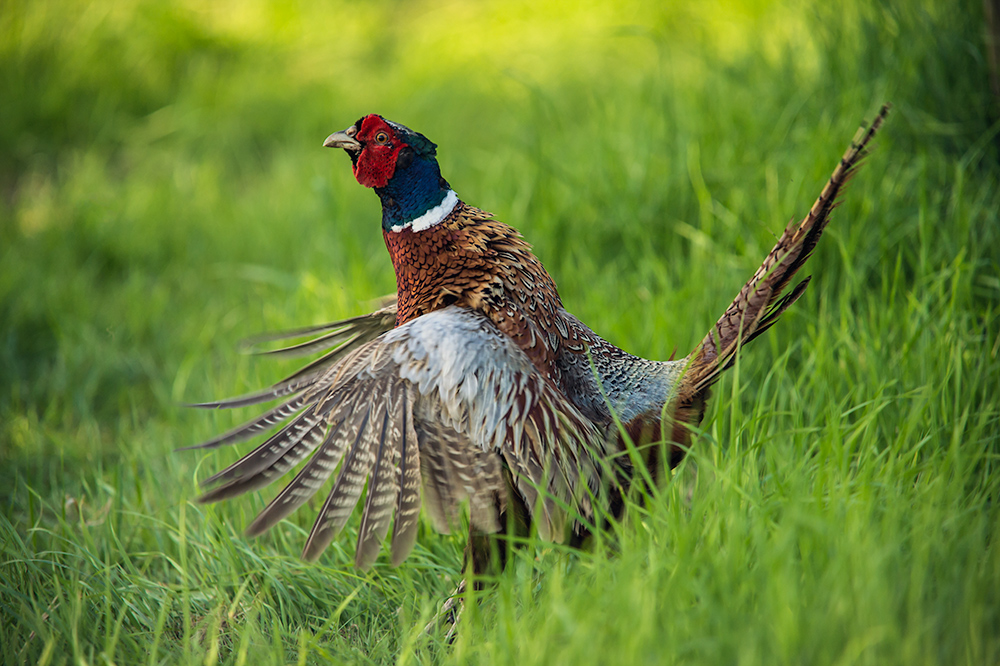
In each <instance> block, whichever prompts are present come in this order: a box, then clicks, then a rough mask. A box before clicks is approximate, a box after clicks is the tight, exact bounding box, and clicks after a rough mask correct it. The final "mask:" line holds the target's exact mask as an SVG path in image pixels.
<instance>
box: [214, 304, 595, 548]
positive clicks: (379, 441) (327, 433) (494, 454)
mask: <svg viewBox="0 0 1000 666" xmlns="http://www.w3.org/2000/svg"><path fill="white" fill-rule="evenodd" d="M369 323H371V322H369ZM369 332H370V331H369ZM335 338H336V336H327V337H326V340H327V341H332V340H334V339H335ZM337 339H340V338H337ZM346 344H348V345H350V348H349V349H347V350H345V351H343V353H341V350H343V349H344V347H343V346H341V347H337V348H336V349H335V352H337V353H339V354H340V355H339V356H338V357H337V358H336V360H334V361H332V362H330V363H327V364H326V365H324V366H323V367H322V368H319V367H318V366H317V369H316V370H315V371H312V370H310V371H309V372H310V373H311V374H309V376H308V377H306V376H305V375H304V376H302V377H300V378H298V379H296V380H295V382H298V383H297V384H295V385H296V388H297V390H298V392H299V395H297V397H295V398H293V399H292V400H290V401H288V402H286V403H284V404H282V405H279V406H278V407H275V408H273V409H272V410H270V411H268V412H266V413H265V414H263V415H262V416H260V417H258V418H257V419H254V420H252V421H249V422H248V423H246V424H244V425H243V426H240V427H239V428H237V429H234V430H232V431H230V432H228V433H226V434H224V435H222V436H220V437H217V438H215V439H214V440H211V441H210V442H207V443H206V444H204V445H202V446H206V447H215V446H221V445H222V444H226V443H230V442H234V441H237V440H239V439H244V438H246V437H248V436H250V435H252V434H254V433H256V432H259V431H260V430H262V429H264V428H265V427H272V426H274V425H277V424H278V423H279V422H281V421H282V420H287V419H291V420H290V421H289V422H288V424H287V425H286V426H285V427H284V428H282V429H281V430H280V431H279V432H278V433H277V434H275V435H274V436H272V437H271V438H269V439H268V440H267V441H266V442H265V443H264V444H262V445H261V446H259V447H258V448H257V449H256V450H254V451H253V452H251V453H250V454H249V455H247V456H245V457H244V458H243V459H241V460H240V461H238V462H237V463H235V464H233V465H231V466H230V467H228V468H227V469H225V470H223V471H222V472H220V473H218V474H216V475H214V476H212V477H210V478H209V479H208V480H207V481H206V484H209V485H210V484H215V483H218V484H220V485H219V486H218V487H217V488H215V489H213V490H210V491H209V492H208V493H207V494H206V495H205V496H204V497H203V498H202V499H203V500H204V501H216V500H219V499H224V498H228V497H232V496H234V495H238V494H240V493H242V492H246V491H249V490H255V489H257V488H260V487H262V486H263V485H266V484H267V483H268V482H270V481H271V480H273V479H274V478H276V477H277V476H280V475H282V474H284V473H285V472H287V471H288V470H290V469H291V468H292V467H294V466H295V465H297V464H299V463H301V462H302V461H303V460H305V458H306V457H307V456H308V455H309V454H310V453H312V454H313V455H312V458H310V459H309V461H308V462H306V463H305V465H304V466H303V467H302V469H301V470H300V471H299V472H298V474H297V475H296V476H295V478H294V479H292V481H291V482H290V483H289V484H288V485H287V486H286V487H285V488H284V489H283V490H282V491H281V492H280V493H278V495H277V496H276V497H275V498H274V499H273V500H272V501H271V502H270V504H268V506H267V507H266V508H265V509H264V510H263V511H262V512H261V513H260V515H258V516H257V518H256V519H255V520H254V521H253V522H252V523H251V524H250V526H249V527H248V528H247V534H249V535H251V536H255V535H258V534H260V533H262V532H264V531H266V530H267V529H269V528H270V527H272V526H273V525H274V524H275V523H277V522H278V521H280V520H281V519H282V518H284V517H286V516H288V515H289V514H290V513H291V512H292V511H294V510H295V509H297V508H298V507H300V506H301V505H302V504H304V503H305V502H306V501H307V500H308V498H309V497H311V496H312V495H314V494H315V493H316V492H317V491H318V490H319V489H320V487H321V486H322V485H323V484H324V483H325V482H326V481H327V480H328V479H329V478H330V477H331V476H333V473H334V472H335V471H337V470H338V469H339V473H338V475H337V478H336V481H335V482H334V484H333V488H332V490H331V491H330V492H329V494H328V496H327V498H326V500H325V502H324V504H323V507H322V508H321V509H320V512H319V515H318V517H317V519H316V521H315V523H314V525H313V528H312V530H311V532H310V535H309V538H308V539H307V541H306V544H305V547H304V549H303V557H304V558H306V559H313V558H315V557H318V556H319V555H320V553H321V552H322V551H323V550H324V549H325V548H326V546H327V545H329V543H330V541H331V540H332V539H333V538H335V537H336V535H337V534H338V533H339V532H340V531H341V529H343V527H344V525H345V524H346V522H347V521H348V520H349V518H350V516H351V514H352V513H353V511H354V509H355V507H356V506H357V504H358V502H359V501H360V500H361V497H362V494H364V493H367V494H366V496H365V499H364V504H363V508H362V511H361V514H362V515H361V525H360V530H359V534H358V547H357V551H356V558H355V562H356V564H357V565H358V566H359V567H361V568H365V567H368V566H370V565H371V563H372V562H373V561H374V559H375V558H376V557H377V555H378V551H379V548H380V544H381V543H382V542H384V541H385V540H386V537H387V535H388V533H389V527H390V523H392V529H393V532H392V536H391V541H390V549H391V553H392V562H393V564H399V563H400V562H401V561H402V560H403V559H405V557H406V556H407V554H409V552H410V551H411V550H412V548H413V545H414V542H415V539H416V534H417V527H418V525H419V521H418V516H419V507H420V504H421V500H423V504H424V506H425V507H426V508H427V512H428V515H429V516H430V518H431V521H432V522H433V524H434V526H435V527H436V528H437V529H439V530H442V531H447V530H448V529H449V528H450V527H452V526H453V525H454V524H455V522H456V520H457V516H458V511H459V506H460V504H461V503H462V502H464V501H466V500H468V502H469V515H470V522H471V523H472V525H473V527H474V528H475V529H477V530H480V531H483V532H495V531H497V530H499V529H500V527H501V525H500V520H499V511H500V509H501V507H503V506H506V505H507V500H508V498H507V496H506V493H507V492H508V491H507V485H506V483H505V482H504V476H503V474H504V472H503V469H502V463H503V465H505V466H506V467H507V468H508V469H509V470H510V474H511V477H512V482H513V487H514V488H516V490H517V492H518V493H520V494H521V495H522V496H523V498H524V500H525V503H526V505H527V506H528V507H529V510H530V511H531V512H532V513H533V516H534V520H535V522H536V523H537V524H538V529H539V533H540V534H541V535H542V536H543V537H544V538H546V539H552V540H561V538H562V537H563V536H564V535H565V526H566V521H567V518H568V517H570V515H571V514H572V513H576V514H577V516H576V518H577V522H578V523H579V520H580V519H581V518H582V519H589V518H590V516H591V502H592V496H593V495H594V494H595V493H596V492H599V490H600V483H599V479H600V477H599V475H598V474H597V471H596V470H597V467H598V466H597V464H596V463H595V460H596V459H597V458H599V457H601V456H603V455H605V454H606V445H607V441H606V439H605V437H606V436H605V433H604V432H603V431H601V430H599V429H598V427H597V426H595V425H594V424H593V423H592V422H591V421H590V420H588V419H587V418H586V417H585V416H584V415H583V414H581V413H580V412H579V411H578V410H577V409H576V407H575V406H574V405H573V404H572V403H571V402H569V400H568V399H567V398H566V397H565V396H564V395H563V394H562V393H560V392H559V390H558V389H557V388H556V386H555V385H554V384H553V383H552V382H551V380H549V379H547V378H546V377H544V376H542V375H541V374H540V373H539V372H538V370H537V369H536V368H535V366H534V365H533V364H532V363H531V361H530V359H529V358H528V357H527V356H526V355H525V354H524V352H522V351H521V349H520V348H518V347H517V345H516V344H515V343H514V342H513V341H512V340H510V339H509V338H507V337H505V336H504V335H503V334H502V333H501V332H500V331H499V330H498V329H497V328H496V327H495V326H494V325H493V323H492V322H490V321H489V319H487V318H486V317H485V316H484V315H482V314H481V313H478V312H475V311H473V310H469V309H466V308H462V307H458V306H451V307H448V308H444V309H442V310H438V311H435V312H432V313H430V314H427V315H424V316H422V317H418V318H417V319H414V320H412V321H410V322H408V323H407V324H405V325H403V326H400V327H397V328H394V329H392V330H391V331H388V332H384V333H382V334H380V335H378V336H377V337H374V338H373V339H370V340H368V341H367V342H364V343H359V342H357V341H356V340H355V341H352V342H348V343H346ZM308 367H310V366H307V368H308ZM295 382H293V383H295ZM291 385H292V384H288V386H291ZM296 412H298V413H296Z"/></svg>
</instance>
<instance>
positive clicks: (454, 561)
mask: <svg viewBox="0 0 1000 666" xmlns="http://www.w3.org/2000/svg"><path fill="white" fill-rule="evenodd" d="M986 53H987V41H986V24H985V22H984V15H983V7H982V5H980V4H979V3H978V2H975V1H971V0H966V1H964V2H957V3H936V2H932V1H930V0H926V1H923V2H921V1H913V2H903V1H902V0H900V1H898V2H890V1H888V0H879V1H876V2H863V1H861V0H847V1H846V2H843V3H837V4H835V5H834V4H831V3H822V2H817V1H815V0H789V1H788V2H779V3H771V2H762V1H758V0H711V1H709V2H704V3H687V4H679V3H678V4H671V5H664V4H662V3H653V2H640V1H632V2H629V1H624V2H619V3H614V4H612V3H596V2H593V3H570V2H553V3H545V4H539V3H528V2H453V3H447V4H441V5H439V4H436V3H428V2H412V3H398V2H387V1H379V2H368V3H364V4H360V3H358V4H354V3H347V2H331V3H323V4H316V5H308V4H306V3H287V2H266V1H248V2H220V3H214V4H213V5H211V6H210V7H209V6H205V5H204V4H203V3H194V2H183V1H175V2H159V3H151V2H147V3H142V2H137V1H135V0H122V1H120V2H116V3H110V2H91V3H86V2H84V3H73V2H66V1H65V0H32V1H31V2H26V1H24V0H9V1H8V2H6V3H4V6H3V10H2V11H0V114H2V116H0V507H2V515H0V548H2V555H0V614H2V617H3V622H2V629H0V655H2V659H3V662H4V663H11V664H18V663H40V664H50V663H51V664H61V663H74V664H82V663H85V664H91V663H95V664H96V663H101V664H103V663H118V664H139V663H149V664H156V663H171V664H173V663H190V664H195V663H198V664H213V663H232V664H244V663H246V664H254V663H274V664H284V663H292V662H297V663H324V662H325V661H328V660H332V661H335V662H352V663H393V662H398V663H474V664H480V663H517V664H532V663H540V664H541V663H544V664H552V663H557V664H558V663H649V664H657V663H664V664H670V663H691V664H694V663H705V664H718V663H734V664H735V663H739V664H758V663H760V664H764V663H766V664H780V663H787V664H802V663H831V664H833V663H836V664H887V663H899V664H956V663H964V664H987V663H997V662H1000V639H998V638H997V636H998V635H1000V551H998V548H997V545H996V540H997V535H998V528H1000V513H998V511H997V508H996V502H997V491H998V481H997V474H996V472H997V466H998V459H997V456H998V450H1000V447H998V445H997V432H998V426H1000V423H998V422H1000V401H998V399H997V394H998V387H1000V360H998V353H1000V323H998V314H1000V226H998V220H997V213H998V211H1000V183H998V175H1000V158H998V145H1000V142H998V139H997V136H998V131H1000V125H998V123H997V121H998V118H1000V113H998V102H997V99H996V98H994V97H993V96H992V95H991V92H990V86H989V76H990V73H989V67H988V60H987V55H986ZM883 101H891V102H893V103H894V105H895V108H894V112H893V114H892V116H891V117H890V121H889V123H888V125H887V127H886V128H885V130H884V131H883V134H882V135H881V136H880V138H879V140H878V141H877V147H876V149H875V152H874V154H873V155H872V156H871V158H870V159H869V161H868V164H867V165H866V166H865V167H864V169H863V170H862V171H861V173H860V174H859V175H858V177H857V178H856V180H855V182H854V183H853V184H852V186H851V187H850V189H849V190H848V193H847V196H846V198H845V202H844V205H843V206H842V207H841V209H840V210H839V211H838V212H837V213H836V214H835V217H834V221H833V223H832V224H831V226H830V228H829V230H828V232H827V236H826V238H825V240H824V241H823V243H822V244H821V246H820V248H819V249H818V251H817V253H816V256H815V258H814V259H813V260H812V263H811V266H810V272H811V273H812V274H813V275H815V279H814V280H813V283H812V285H811V286H810V289H809V290H808V292H807V294H806V296H805V297H804V298H803V300H802V301H801V302H800V303H799V304H798V305H796V307H795V308H793V310H792V311H791V312H789V313H787V314H786V316H785V320H784V321H783V322H782V323H780V324H779V325H778V326H776V327H775V329H774V330H773V332H771V333H769V334H768V335H767V336H766V337H765V338H763V339H762V340H760V341H758V342H757V343H755V345H754V346H753V347H752V349H751V351H750V353H748V354H747V355H746V356H745V358H743V359H742V360H741V363H740V366H739V367H738V368H737V371H736V372H732V373H730V375H729V376H728V377H727V378H726V380H725V381H724V382H723V383H722V384H721V386H720V388H719V389H718V390H717V392H716V396H715V398H714V401H713V404H712V408H711V410H710V412H709V416H708V418H707V419H706V422H705V424H704V427H705V430H706V432H705V437H704V438H703V439H701V440H700V441H699V442H698V445H697V447H696V450H695V452H694V453H693V455H692V456H691V458H690V460H689V462H688V463H686V464H685V467H684V468H683V471H682V472H681V473H680V474H679V475H678V477H677V478H678V479H679V481H678V482H675V483H671V484H669V485H668V486H667V487H666V488H664V489H663V490H662V492H660V493H659V494H658V495H657V496H656V497H655V498H652V501H650V502H649V503H648V504H647V506H646V507H645V508H642V507H634V508H633V510H632V512H631V513H630V514H629V517H628V519H627V520H626V521H625V524H624V525H622V526H621V527H620V529H616V530H615V533H614V534H612V535H610V537H609V539H608V542H607V543H604V544H599V546H598V547H597V548H596V549H595V551H594V552H585V553H570V552H565V551H563V550H562V549H560V548H556V547H551V546H548V545H544V544H538V546H537V548H529V549H525V550H524V551H523V552H522V553H520V554H519V556H518V557H517V558H516V560H515V562H514V563H513V566H512V567H511V568H510V570H509V572H508V574H507V575H505V576H504V577H502V578H501V579H500V581H499V582H498V585H497V587H496V588H495V589H494V590H493V591H491V592H490V593H489V594H487V595H486V598H485V599H484V600H483V602H482V603H481V604H480V605H479V606H478V607H476V608H473V609H471V610H470V611H469V614H468V615H467V616H466V619H465V620H464V621H463V627H462V629H463V630H462V632H461V634H460V637H459V640H458V642H457V643H456V645H455V646H453V647H451V648H447V647H444V646H442V645H440V637H424V636H422V635H421V633H420V630H421V629H422V627H423V624H424V622H426V621H427V620H428V619H429V617H430V616H431V614H432V613H433V612H434V611H435V610H436V608H437V606H438V605H439V604H440V603H441V601H442V600H443V599H444V597H445V596H446V595H447V594H449V592H450V591H451V589H452V588H453V586H454V584H455V582H456V581H457V579H458V576H459V567H460V563H461V547H462V541H463V540H462V538H461V537H438V536H436V535H434V534H432V533H431V530H430V529H426V531H425V532H423V533H422V536H421V538H420V541H419V543H418V546H417V549H416V551H415V553H414V554H413V555H412V556H411V557H410V559H409V560H408V561H407V562H406V564H404V566H402V567H400V568H398V569H392V568H391V567H390V566H389V565H388V563H387V562H385V561H383V560H380V561H379V563H378V564H377V565H376V567H375V569H374V570H373V571H372V572H371V573H369V574H365V575H360V574H359V573H358V572H357V571H356V570H354V569H353V568H351V567H350V562H351V560H352V552H353V540H352V539H353V537H354V536H355V534H354V533H351V530H352V529H356V525H354V526H351V527H350V528H349V529H348V534H345V535H344V537H343V538H342V539H340V540H338V541H337V542H336V543H335V544H334V546H333V547H331V549H330V551H329V553H328V555H326V556H325V557H324V558H323V559H322V560H321V562H320V563H319V564H317V565H305V564H303V563H300V562H299V561H298V560H297V559H296V557H295V555H296V554H297V553H298V551H299V549H300V548H301V545H302V543H303V542H304V532H303V530H305V529H308V526H309V524H310V522H311V519H312V512H310V511H308V510H303V511H300V512H299V514H297V515H296V516H294V517H293V518H292V519H290V520H288V521H285V522H284V523H283V524H282V525H281V526H279V528H277V529H275V530H274V531H273V533H272V534H270V535H268V536H266V537H264V538H262V539H260V540H257V541H254V542H248V541H247V540H246V539H245V538H243V537H242V536H241V534H240V531H241V530H242V528H243V527H244V526H245V525H246V524H248V522H249V521H250V520H251V519H252V516H253V515H254V513H255V512H256V511H257V510H259V508H261V506H262V505H263V503H264V502H265V501H266V500H267V499H268V498H269V497H270V496H271V493H270V492H263V493H260V494H258V495H257V496H254V497H250V498H245V499H242V500H239V501H235V502H231V503H229V504H227V505H224V506H218V507H215V506H213V507H203V506H199V505H196V504H193V503H192V502H191V499H192V498H193V497H195V496H196V493H197V489H196V480H197V479H198V478H204V476H205V475H206V474H207V473H208V472H209V471H210V470H214V469H216V468H218V467H219V466H220V465H221V464H223V463H224V462H225V461H227V460H232V459H234V458H235V457H236V456H237V455H238V452H237V451H225V452H223V453H217V454H210V455H203V454H201V453H195V452H185V453H175V452H174V451H173V449H175V448H176V447H180V446H184V445H188V444H192V443H195V442H197V441H199V440H203V439H206V438H207V437H209V436H211V435H212V434H215V433H216V432H218V431H219V430H220V429H222V428H224V427H227V426H229V425H232V424H233V423H235V422H236V421H237V420H242V418H241V417H245V416H246V414H236V415H233V414H228V413H209V414H206V413H199V412H191V411H188V410H186V409H184V408H182V407H180V406H179V405H180V403H182V402H183V401H193V400H199V399H207V398H212V397H218V396H221V395H231V394H236V393H240V392H243V391H246V390H249V389H251V388H255V387H258V386H261V385H263V384H264V383H266V382H269V381H273V380H275V379H277V378H279V377H281V376H283V375H282V371H284V370H288V369H290V366H289V367H284V366H282V365H281V364H277V363H270V362H259V361H255V360H254V359H251V358H247V357H245V356H242V355H240V354H238V353H237V352H236V348H237V345H238V343H239V341H240V340H241V339H244V338H246V337H248V336H250V335H252V334H254V333H257V332H260V331H263V330H272V329H280V328H288V327H291V326H297V325H304V324H309V323H314V322H320V321H325V320H330V319H335V318H340V317H344V316H349V315H352V314H356V313H359V312H363V311H366V309H367V308H368V307H369V306H370V304H371V301H372V299H375V298H377V297H379V296H381V295H383V294H386V293H390V292H391V291H392V290H393V289H394V284H395V283H394V279H393V275H392V269H391V265H390V263H389V261H388V258H387V256H386V255H385V250H384V247H383V246H382V239H381V235H380V233H379V226H378V220H379V212H378V203H377V200H376V198H375V197H374V196H373V195H372V193H370V192H368V191H366V190H364V188H361V187H360V186H358V185H357V183H355V182H354V180H353V178H352V177H351V174H350V170H349V168H348V167H349V162H348V160H347V158H346V157H345V156H344V155H343V154H341V153H340V152H339V151H338V152H336V153H335V152H333V151H329V150H324V149H322V148H321V147H320V144H321V142H322V140H323V138H324V137H326V136H327V135H328V134H329V133H330V132H331V131H334V130H338V129H343V128H344V127H346V126H348V125H349V124H350V123H352V122H353V121H354V120H355V119H356V118H357V117H359V116H361V115H363V114H365V113H369V112H378V113H381V114H383V115H385V116H386V117H388V118H390V119H393V120H396V121H399V122H402V123H404V124H406V125H408V126H410V127H412V128H414V129H416V130H418V131H421V132H423V133H424V134H426V135H427V136H429V137H430V138H431V139H432V140H434V141H436V142H437V143H438V144H439V146H440V148H439V156H440V162H441V165H442V172H443V173H444V175H445V177H447V178H448V179H449V180H450V182H451V183H452V185H453V186H454V187H455V189H456V190H457V191H458V192H459V194H460V195H461V196H462V197H463V199H465V200H466V201H469V202H470V203H473V204H475V205H478V206H480V207H483V208H485V209H487V210H490V211H493V212H494V213H496V214H497V215H498V216H499V217H500V219H503V220H505V221H507V222H510V223H511V224H513V225H515V226H516V227H518V228H519V229H520V230H521V231H522V232H523V233H524V234H525V235H526V237H527V238H528V239H529V241H531V242H532V243H533V244H534V246H535V249H536V251H537V254H538V255H539V256H540V257H541V259H542V260H543V261H544V262H545V264H546V266H547V267H548V268H549V270H550V272H551V273H552V274H553V275H554V277H555V278H556V280H557V282H558V283H559V285H560V288H561V292H562V296H563V299H564V301H565V303H566V305H567V307H568V309H570V310H571V311H572V312H574V313H575V314H577V315H578V316H580V317H581V319H583V320H584V321H586V322H588V323H589V324H590V325H591V326H592V327H593V328H594V329H595V330H596V331H598V332H599V333H602V334H603V335H605V336H606V337H608V338H609V339H610V340H611V341H612V342H615V343H616V344H618V345H620V346H622V347H624V348H625V349H627V350H629V351H631V352H633V353H637V354H640V355H643V356H646V357H651V358H666V357H668V356H669V355H670V354H671V352H672V351H673V350H674V349H675V348H676V349H677V350H678V352H679V353H680V354H684V353H686V352H687V351H688V350H689V349H691V348H692V347H693V346H694V344H695V343H696V342H697V341H698V340H700V339H701V336H702V335H703V334H704V332H705V331H706V330H707V329H708V327H709V325H710V324H711V322H713V321H714V320H715V318H716V317H717V316H718V315H719V314H720V313H721V310H722V309H723V308H724V307H725V306H726V305H727V304H728V303H729V300H730V299H731V298H732V296H733V295H734V293H735V291H736V290H737V289H738V288H739V286H740V285H742V283H743V282H744V280H745V279H746V278H747V277H748V276H749V274H750V273H751V272H752V271H753V270H754V269H755V268H756V267H757V265H758V264H759V261H760V260H761V258H762V257H763V256H764V254H765V253H766V252H767V251H768V250H769V249H770V247H771V244H772V243H773V240H774V235H775V234H776V233H777V232H778V231H779V230H780V229H781V228H782V227H783V225H784V224H785V222H786V221H787V220H788V218H790V217H792V216H801V215H803V214H804V213H805V212H806V211H807V210H808V207H809V206H810V205H811V203H812V201H813V199H814V198H815V196H816V195H817V194H818V192H819V190H820V188H821V187H822V184H823V183H824V182H825V179H826V178H827V177H828V175H829V173H830V171H831V170H832V168H833V166H834V165H835V164H836V160H837V159H838V158H839V156H840V155H841V154H842V152H843V150H844V148H845V147H846V145H847V142H848V140H849V139H850V137H851V136H852V135H853V133H854V130H855V129H856V127H857V125H858V123H859V121H860V120H862V119H863V118H865V117H867V118H869V119H870V118H871V117H872V116H873V115H874V113H875V112H876V111H877V109H878V107H879V105H880V104H881V103H882V102H883ZM695 468H697V474H695V473H694V469H695Z"/></svg>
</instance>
